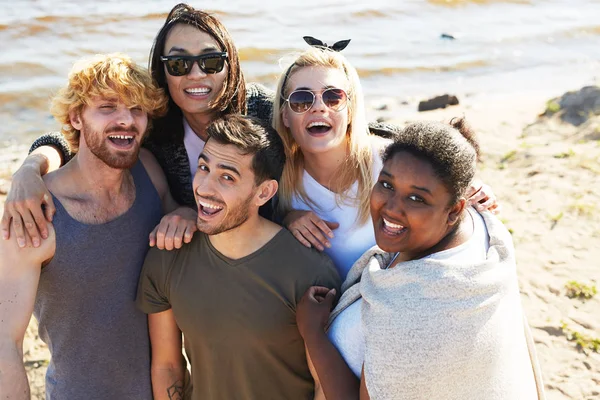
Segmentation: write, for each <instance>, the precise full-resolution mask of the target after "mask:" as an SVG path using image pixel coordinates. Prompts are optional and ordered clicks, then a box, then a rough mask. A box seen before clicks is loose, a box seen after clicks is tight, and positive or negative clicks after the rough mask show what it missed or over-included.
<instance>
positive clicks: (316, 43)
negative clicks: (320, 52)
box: [302, 36, 351, 52]
mask: <svg viewBox="0 0 600 400" xmlns="http://www.w3.org/2000/svg"><path fill="white" fill-rule="evenodd" d="M302 38H303V39H304V41H305V42H306V43H308V44H309V45H311V46H313V47H324V48H326V49H330V50H333V51H337V52H340V51H342V50H344V49H345V48H346V46H348V43H350V40H351V39H346V40H340V41H339V42H335V43H334V44H333V45H332V46H327V43H324V42H322V41H320V40H319V39H316V38H314V37H312V36H303V37H302Z"/></svg>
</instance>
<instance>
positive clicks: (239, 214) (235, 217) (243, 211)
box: [196, 193, 254, 236]
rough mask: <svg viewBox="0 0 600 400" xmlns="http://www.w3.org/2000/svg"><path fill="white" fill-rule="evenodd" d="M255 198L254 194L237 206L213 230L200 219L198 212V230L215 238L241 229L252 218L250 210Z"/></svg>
mask: <svg viewBox="0 0 600 400" xmlns="http://www.w3.org/2000/svg"><path fill="white" fill-rule="evenodd" d="M253 198H254V193H252V194H250V195H249V196H248V197H247V198H246V199H245V200H244V201H243V202H242V203H241V204H240V205H239V206H236V207H235V209H234V210H235V211H233V212H232V214H231V215H229V216H227V217H226V218H225V220H224V221H222V222H221V223H220V224H219V225H217V226H215V227H214V228H211V227H210V226H208V225H207V223H206V222H204V221H202V220H201V219H200V210H198V211H199V212H198V221H197V223H196V225H197V227H198V230H199V231H200V232H203V233H205V234H207V235H209V236H214V235H218V234H221V233H224V232H227V231H231V230H233V229H235V228H237V227H239V226H240V225H242V224H243V223H245V222H246V221H248V218H250V212H249V209H250V204H251V203H252V199H253Z"/></svg>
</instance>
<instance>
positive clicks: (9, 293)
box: [0, 225, 55, 400]
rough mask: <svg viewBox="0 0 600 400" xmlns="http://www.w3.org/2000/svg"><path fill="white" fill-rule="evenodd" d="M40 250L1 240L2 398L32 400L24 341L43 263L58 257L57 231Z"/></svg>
mask: <svg viewBox="0 0 600 400" xmlns="http://www.w3.org/2000/svg"><path fill="white" fill-rule="evenodd" d="M49 228H50V229H49V237H48V240H46V241H44V243H43V244H42V245H41V246H40V247H38V248H33V247H27V248H21V247H19V246H18V245H17V243H16V241H14V240H0V399H12V400H21V399H23V400H25V399H26V400H29V398H30V393H29V384H28V381H27V374H26V373H25V368H24V366H23V338H24V336H25V331H26V330H27V325H28V324H29V320H30V319H31V314H32V313H33V306H34V303H35V296H36V292H37V287H38V283H39V278H40V271H41V266H42V263H43V262H44V261H45V260H47V259H50V258H51V257H52V255H53V254H54V249H55V239H54V230H53V229H52V226H51V225H50V226H49Z"/></svg>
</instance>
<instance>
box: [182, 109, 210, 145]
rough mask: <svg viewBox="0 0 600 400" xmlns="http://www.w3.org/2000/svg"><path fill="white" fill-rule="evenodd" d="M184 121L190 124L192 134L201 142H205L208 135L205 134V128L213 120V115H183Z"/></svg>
mask: <svg viewBox="0 0 600 400" xmlns="http://www.w3.org/2000/svg"><path fill="white" fill-rule="evenodd" d="M183 116H184V117H185V120H186V121H187V122H188V124H190V128H192V130H193V131H194V133H195V134H196V135H197V136H198V137H199V138H200V139H202V140H204V141H205V142H206V140H207V139H208V134H207V133H206V127H207V126H208V125H209V124H210V123H211V122H212V121H213V120H214V119H215V115H214V114H212V113H211V114H190V113H186V112H184V113H183Z"/></svg>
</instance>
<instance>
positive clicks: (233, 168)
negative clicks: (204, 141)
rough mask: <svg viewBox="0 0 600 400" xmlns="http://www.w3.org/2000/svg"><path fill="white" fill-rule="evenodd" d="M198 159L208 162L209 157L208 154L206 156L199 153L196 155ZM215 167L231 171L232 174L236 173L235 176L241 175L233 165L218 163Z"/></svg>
mask: <svg viewBox="0 0 600 400" xmlns="http://www.w3.org/2000/svg"><path fill="white" fill-rule="evenodd" d="M200 160H204V161H205V162H207V163H208V162H210V158H208V156H206V154H204V153H202V154H200V156H199V157H198V161H200ZM217 168H220V169H225V170H227V171H231V172H233V173H234V174H236V175H237V176H240V177H241V176H242V175H241V174H240V172H239V171H238V170H237V168H236V167H234V166H232V165H228V164H223V163H219V164H217Z"/></svg>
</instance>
